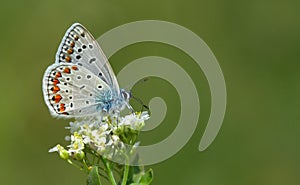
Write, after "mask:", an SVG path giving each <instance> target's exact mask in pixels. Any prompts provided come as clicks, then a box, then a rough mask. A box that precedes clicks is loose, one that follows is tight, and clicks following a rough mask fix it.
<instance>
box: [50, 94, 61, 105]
mask: <svg viewBox="0 0 300 185" xmlns="http://www.w3.org/2000/svg"><path fill="white" fill-rule="evenodd" d="M61 99H62V97H61V95H59V94H56V95H55V96H53V97H52V100H53V101H54V102H55V103H59V102H60V100H61Z"/></svg>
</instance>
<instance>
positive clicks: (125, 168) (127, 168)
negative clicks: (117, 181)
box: [122, 164, 129, 185]
mask: <svg viewBox="0 0 300 185" xmlns="http://www.w3.org/2000/svg"><path fill="white" fill-rule="evenodd" d="M128 172H129V165H127V164H125V166H124V173H123V180H122V185H126V182H127V178H128Z"/></svg>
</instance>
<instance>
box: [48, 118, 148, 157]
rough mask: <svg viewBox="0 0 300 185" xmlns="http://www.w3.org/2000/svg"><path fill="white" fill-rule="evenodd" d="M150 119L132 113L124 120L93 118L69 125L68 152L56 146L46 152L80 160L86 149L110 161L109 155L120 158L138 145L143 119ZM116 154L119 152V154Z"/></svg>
mask: <svg viewBox="0 0 300 185" xmlns="http://www.w3.org/2000/svg"><path fill="white" fill-rule="evenodd" d="M147 119H149V115H148V113H147V112H142V113H133V114H129V115H126V116H124V117H109V116H105V117H93V118H89V119H87V118H85V119H83V120H76V121H75V122H70V126H69V127H67V129H69V130H70V133H71V137H66V139H67V140H70V141H71V144H70V145H69V146H68V149H65V148H64V147H62V146H61V145H59V144H58V145H56V146H55V147H53V148H51V149H50V150H49V152H58V153H59V155H60V157H61V158H63V159H68V158H69V157H71V158H73V159H76V160H81V159H82V158H83V157H84V155H85V154H84V149H85V147H88V148H90V149H92V150H93V151H95V152H97V153H98V154H99V155H103V156H105V157H106V158H109V159H112V157H113V156H112V155H113V154H114V155H115V156H116V155H117V154H119V155H123V154H125V152H126V151H128V148H129V147H130V149H132V147H135V146H137V144H138V143H136V138H137V136H138V133H139V132H140V130H141V128H142V127H143V126H144V125H145V120H147ZM118 152H119V153H118Z"/></svg>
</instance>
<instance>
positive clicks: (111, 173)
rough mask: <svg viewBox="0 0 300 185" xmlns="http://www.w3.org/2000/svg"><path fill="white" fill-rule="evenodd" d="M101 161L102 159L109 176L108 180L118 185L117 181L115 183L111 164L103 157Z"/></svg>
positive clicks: (113, 184)
mask: <svg viewBox="0 0 300 185" xmlns="http://www.w3.org/2000/svg"><path fill="white" fill-rule="evenodd" d="M101 159H102V161H103V164H104V166H105V167H106V170H107V175H108V178H109V181H110V183H111V184H112V185H117V183H116V181H115V178H114V174H113V172H112V170H111V168H110V164H109V162H108V161H107V160H106V159H105V158H103V157H101Z"/></svg>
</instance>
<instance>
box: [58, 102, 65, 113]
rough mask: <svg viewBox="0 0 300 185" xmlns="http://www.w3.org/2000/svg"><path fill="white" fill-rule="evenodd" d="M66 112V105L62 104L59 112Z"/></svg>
mask: <svg viewBox="0 0 300 185" xmlns="http://www.w3.org/2000/svg"><path fill="white" fill-rule="evenodd" d="M65 110H66V107H65V104H64V103H61V104H60V105H59V111H60V112H63V111H65Z"/></svg>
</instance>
